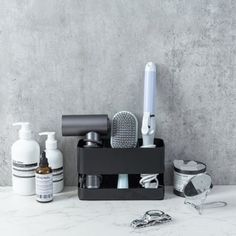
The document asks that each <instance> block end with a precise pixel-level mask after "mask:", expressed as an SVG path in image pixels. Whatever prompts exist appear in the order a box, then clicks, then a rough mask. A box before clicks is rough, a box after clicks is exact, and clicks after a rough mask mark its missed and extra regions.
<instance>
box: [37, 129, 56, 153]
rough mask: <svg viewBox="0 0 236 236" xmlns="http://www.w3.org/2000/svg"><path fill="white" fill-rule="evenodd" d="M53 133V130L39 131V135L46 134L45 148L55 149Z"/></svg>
mask: <svg viewBox="0 0 236 236" xmlns="http://www.w3.org/2000/svg"><path fill="white" fill-rule="evenodd" d="M55 134H56V133H55V132H42V133H39V135H40V136H42V135H47V140H46V142H45V147H46V149H57V140H56V139H55Z"/></svg>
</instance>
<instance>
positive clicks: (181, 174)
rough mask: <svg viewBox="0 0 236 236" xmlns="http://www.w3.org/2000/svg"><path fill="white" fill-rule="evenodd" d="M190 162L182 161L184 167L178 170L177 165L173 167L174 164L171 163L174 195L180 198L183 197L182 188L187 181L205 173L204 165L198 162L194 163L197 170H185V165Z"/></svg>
mask: <svg viewBox="0 0 236 236" xmlns="http://www.w3.org/2000/svg"><path fill="white" fill-rule="evenodd" d="M189 162H190V161H189V160H188V161H183V164H184V165H186V166H185V167H184V168H178V167H177V165H175V162H174V163H173V166H174V184H173V185H174V193H175V194H176V195H178V196H180V197H184V193H183V190H184V187H185V185H186V184H187V183H188V181H189V180H190V179H191V178H192V177H194V176H196V175H198V174H200V173H206V164H204V163H202V162H200V161H194V162H196V163H197V165H198V166H199V168H198V169H197V170H191V168H190V169H188V168H187V164H188V163H189Z"/></svg>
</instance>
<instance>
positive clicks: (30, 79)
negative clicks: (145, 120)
mask: <svg viewBox="0 0 236 236" xmlns="http://www.w3.org/2000/svg"><path fill="white" fill-rule="evenodd" d="M235 12H236V1H233V0H231V1H230V0H225V1H221V0H205V1H203V0H202V1H196V0H186V1H181V0H168V1H166V0H165V1H161V0H146V1H143V0H135V1H132V0H87V1H86V0H84V1H82V0H77V1H76V0H69V1H65V0H40V1H39V0H34V1H33V0H32V1H26V0H21V1H19V0H2V1H1V3H0V85H1V87H0V101H1V104H0V127H1V129H0V130H1V132H0V185H9V184H11V171H10V170H11V161H10V146H11V144H12V143H13V142H14V141H15V140H16V139H17V135H18V134H17V130H16V128H13V127H12V126H11V124H12V122H15V121H30V122H31V123H32V124H33V127H34V131H35V137H36V139H37V140H38V141H39V142H40V143H41V145H42V144H43V139H42V138H39V137H38V136H37V135H36V134H37V133H38V132H39V131H45V130H56V131H57V137H58V139H59V143H60V148H61V149H62V150H63V152H64V162H65V174H66V184H68V185H71V184H76V181H77V176H76V165H75V162H76V158H75V157H76V152H75V146H76V142H77V138H64V137H63V138H62V137H61V129H60V126H61V115H62V114H84V113H108V114H109V116H110V117H112V115H114V114H115V113H116V112H117V111H120V110H129V111H131V112H133V113H135V114H136V115H137V116H138V118H139V121H141V117H142V101H143V98H142V97H143V71H144V65H145V63H146V62H147V61H150V60H151V61H154V62H156V63H157V64H158V103H157V111H158V115H157V131H158V132H157V136H159V137H162V138H163V139H164V140H165V143H166V166H167V174H166V180H167V182H168V183H170V179H171V178H170V177H171V174H172V173H171V169H170V166H171V161H172V160H173V159H175V158H181V159H195V160H200V161H204V162H206V163H207V165H208V171H209V172H210V173H211V174H212V175H213V177H214V182H215V183H216V184H236V175H235V171H236V162H235V158H236V154H235V153H236V144H235V141H236V135H235V134H236V127H235V123H236V122H235V116H236V109H235V107H236V106H235V102H236V82H235V66H236V57H235V55H236V44H235V43H236V14H235Z"/></svg>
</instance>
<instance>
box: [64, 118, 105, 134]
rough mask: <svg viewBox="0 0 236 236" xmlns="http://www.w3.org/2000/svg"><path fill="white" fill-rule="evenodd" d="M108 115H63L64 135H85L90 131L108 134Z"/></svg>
mask: <svg viewBox="0 0 236 236" xmlns="http://www.w3.org/2000/svg"><path fill="white" fill-rule="evenodd" d="M108 130H109V118H108V115H103V114H102V115H63V116H62V136H84V135H86V134H88V133H89V132H96V133H98V134H100V135H107V133H108Z"/></svg>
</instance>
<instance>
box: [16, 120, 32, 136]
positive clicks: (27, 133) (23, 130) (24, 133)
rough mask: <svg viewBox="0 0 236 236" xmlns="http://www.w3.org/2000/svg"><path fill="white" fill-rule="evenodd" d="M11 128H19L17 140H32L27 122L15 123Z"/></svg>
mask: <svg viewBox="0 0 236 236" xmlns="http://www.w3.org/2000/svg"><path fill="white" fill-rule="evenodd" d="M12 125H13V126H21V129H20V130H19V138H20V139H30V138H32V132H31V129H30V123H29V122H16V123H13V124H12Z"/></svg>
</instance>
